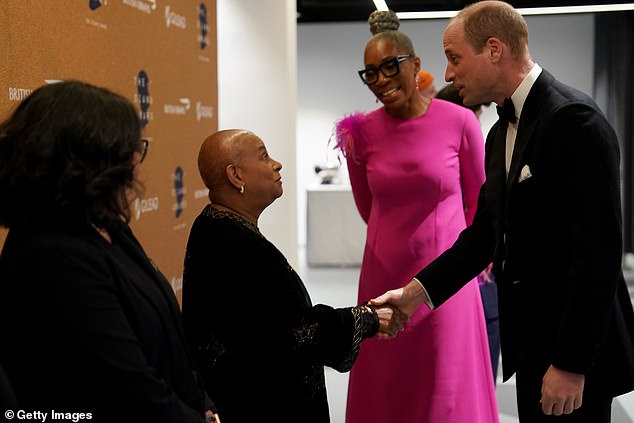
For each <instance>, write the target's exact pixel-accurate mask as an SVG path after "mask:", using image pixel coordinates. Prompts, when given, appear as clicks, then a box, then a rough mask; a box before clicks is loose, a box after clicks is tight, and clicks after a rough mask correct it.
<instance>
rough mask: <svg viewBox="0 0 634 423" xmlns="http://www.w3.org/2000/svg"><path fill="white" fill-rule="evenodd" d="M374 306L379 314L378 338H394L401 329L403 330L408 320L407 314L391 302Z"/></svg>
mask: <svg viewBox="0 0 634 423" xmlns="http://www.w3.org/2000/svg"><path fill="white" fill-rule="evenodd" d="M374 308H375V310H376V314H377V315H378V316H379V331H378V332H377V334H376V337H377V338H378V339H392V338H394V337H395V336H396V335H397V333H398V331H399V330H403V327H404V326H405V323H406V322H407V320H408V316H407V314H405V313H403V312H402V311H401V310H399V309H398V308H396V307H394V306H392V305H391V304H385V305H381V306H375V307H374Z"/></svg>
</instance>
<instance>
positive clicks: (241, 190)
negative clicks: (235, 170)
mask: <svg viewBox="0 0 634 423" xmlns="http://www.w3.org/2000/svg"><path fill="white" fill-rule="evenodd" d="M240 194H242V195H244V185H242V186H241V187H240Z"/></svg>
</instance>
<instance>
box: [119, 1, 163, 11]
mask: <svg viewBox="0 0 634 423" xmlns="http://www.w3.org/2000/svg"><path fill="white" fill-rule="evenodd" d="M123 4H124V5H126V6H130V7H132V8H134V9H136V10H140V11H141V12H145V13H148V14H150V13H152V11H153V10H156V0H123Z"/></svg>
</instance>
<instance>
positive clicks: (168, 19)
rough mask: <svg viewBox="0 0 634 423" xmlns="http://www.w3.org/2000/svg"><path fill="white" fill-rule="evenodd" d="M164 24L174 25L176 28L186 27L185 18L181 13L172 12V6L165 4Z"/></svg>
mask: <svg viewBox="0 0 634 423" xmlns="http://www.w3.org/2000/svg"><path fill="white" fill-rule="evenodd" d="M165 26H167V27H168V28H169V27H170V26H175V27H177V28H181V29H185V28H187V19H186V18H185V16H183V15H179V14H178V13H175V12H172V8H171V7H170V6H165Z"/></svg>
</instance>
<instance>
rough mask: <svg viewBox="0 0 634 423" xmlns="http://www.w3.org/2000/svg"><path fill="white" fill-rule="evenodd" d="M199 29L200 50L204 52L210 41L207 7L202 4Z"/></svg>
mask: <svg viewBox="0 0 634 423" xmlns="http://www.w3.org/2000/svg"><path fill="white" fill-rule="evenodd" d="M198 29H200V34H198V41H199V42H200V49H201V50H204V49H205V47H207V44H209V40H208V39H207V32H208V31H209V26H208V25H207V6H205V3H200V6H198Z"/></svg>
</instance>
